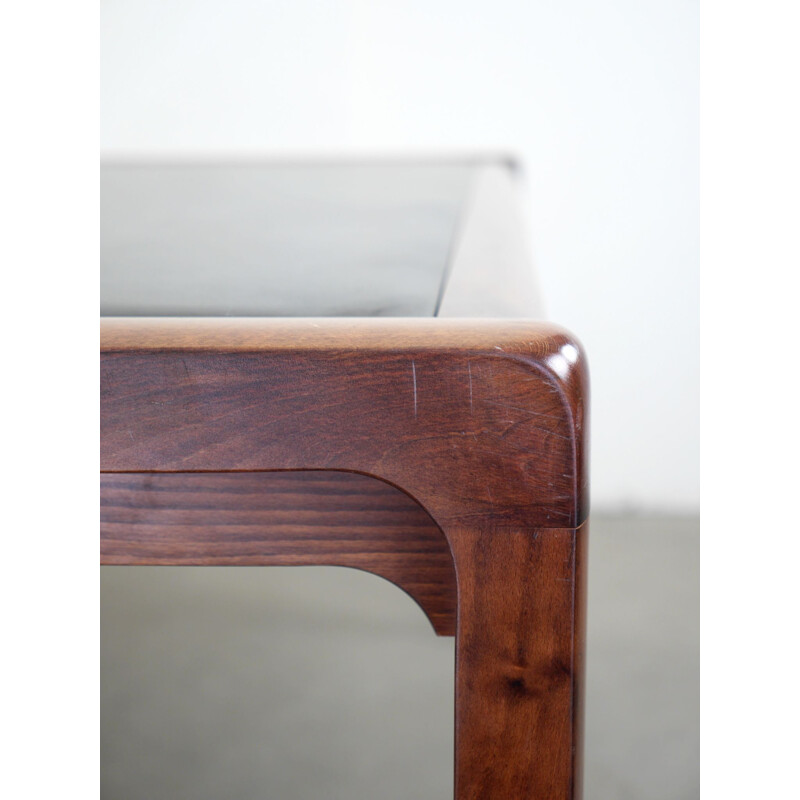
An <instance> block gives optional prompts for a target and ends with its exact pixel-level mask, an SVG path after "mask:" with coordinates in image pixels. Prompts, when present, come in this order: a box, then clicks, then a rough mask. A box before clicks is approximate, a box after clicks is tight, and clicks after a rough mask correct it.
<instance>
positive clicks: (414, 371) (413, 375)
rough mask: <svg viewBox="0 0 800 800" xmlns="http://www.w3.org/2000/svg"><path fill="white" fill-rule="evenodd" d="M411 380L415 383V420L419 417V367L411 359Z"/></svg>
mask: <svg viewBox="0 0 800 800" xmlns="http://www.w3.org/2000/svg"><path fill="white" fill-rule="evenodd" d="M411 378H412V380H413V381H414V418H415V419H416V416H417V365H416V363H415V362H414V359H411Z"/></svg>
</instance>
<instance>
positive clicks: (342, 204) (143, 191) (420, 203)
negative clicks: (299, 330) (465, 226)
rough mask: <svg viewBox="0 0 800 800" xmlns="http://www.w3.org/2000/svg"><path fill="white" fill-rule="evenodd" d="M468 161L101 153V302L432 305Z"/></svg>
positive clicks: (310, 310) (316, 307)
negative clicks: (173, 159)
mask: <svg viewBox="0 0 800 800" xmlns="http://www.w3.org/2000/svg"><path fill="white" fill-rule="evenodd" d="M474 172H475V166H474V165H470V164H468V163H452V164H425V163H421V164H408V163H397V164H391V163H390V164H369V163H365V164H317V165H313V164H266V163H261V164H259V163H249V164H235V163H234V164H213V163H210V164H209V163H206V164H168V163H167V164H158V163H149V164H148V163H142V164H133V163H130V164H125V163H120V164H106V165H104V166H103V168H102V170H101V313H102V314H103V315H105V316H227V315H232V316H288V317H291V316H365V317H366V316H404V317H414V316H416V317H420V316H423V317H424V316H433V315H435V314H436V310H437V306H438V303H439V300H440V295H441V292H442V289H443V286H444V282H445V280H446V274H447V268H448V263H449V260H450V257H451V251H452V248H453V246H454V242H455V239H456V236H457V230H458V225H459V219H460V216H461V214H462V212H463V209H464V206H465V203H466V198H467V196H468V189H469V185H470V180H471V177H472V175H473V173H474Z"/></svg>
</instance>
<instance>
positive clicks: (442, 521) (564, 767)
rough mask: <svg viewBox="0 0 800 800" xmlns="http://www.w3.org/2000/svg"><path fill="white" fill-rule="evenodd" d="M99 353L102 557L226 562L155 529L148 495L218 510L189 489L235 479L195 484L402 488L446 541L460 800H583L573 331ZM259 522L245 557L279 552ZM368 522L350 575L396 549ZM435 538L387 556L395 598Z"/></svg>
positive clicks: (176, 327) (336, 331) (581, 576)
mask: <svg viewBox="0 0 800 800" xmlns="http://www.w3.org/2000/svg"><path fill="white" fill-rule="evenodd" d="M101 347H102V379H101V384H102V400H101V422H102V452H101V464H102V469H103V470H104V471H105V472H107V473H112V475H109V476H106V478H107V479H110V483H107V484H106V486H107V487H110V488H107V489H105V490H104V497H106V496H107V495H106V492H107V491H112V492H121V495H119V496H117V498H116V500H115V501H114V505H115V508H116V510H115V511H114V514H118V513H119V514H121V515H122V516H121V518H116V519H117V522H116V523H115V524H119V525H122V528H117V529H116V530H115V531H114V535H113V537H112V538H113V540H114V541H113V548H115V549H114V552H115V556H114V557H134V558H137V557H142V552H143V551H142V550H141V548H144V551H145V552H149V553H150V554H151V555H152V554H154V553H155V552H156V550H157V548H158V547H160V546H161V544H160V543H158V544H157V543H156V541H155V540H158V539H159V538H160V537H164V536H165V537H167V539H168V540H169V543H168V548H169V549H170V552H172V555H171V556H167V558H174V559H175V561H170V562H169V563H181V561H182V560H185V559H186V558H187V557H188V558H192V557H206V556H208V554H209V553H213V552H223V553H227V554H228V555H232V557H234V558H235V557H237V556H236V554H235V552H234V551H235V550H236V546H235V545H234V544H233V543H231V542H230V541H229V540H226V541H225V542H224V543H222V544H221V543H220V537H222V538H223V539H224V538H225V533H224V532H223V529H220V528H217V529H211V532H210V533H209V531H206V533H202V531H201V528H200V519H199V518H197V520H196V522H197V523H198V525H197V526H195V525H194V524H193V525H192V526H191V530H189V529H186V530H183V531H171V530H170V529H169V525H167V524H165V520H166V518H165V517H163V516H162V514H163V513H167V514H168V515H169V514H171V513H172V512H170V511H169V510H168V509H166V508H165V509H161V510H159V511H158V512H157V513H156V512H154V511H153V508H155V507H157V506H158V500H157V499H153V498H143V495H146V494H152V493H153V491H157V490H158V489H157V487H158V486H165V485H168V482H169V480H174V481H176V482H177V483H180V484H181V485H183V482H184V481H186V480H189V482H190V484H191V486H192V487H193V491H195V492H196V493H197V495H198V497H197V500H196V502H198V503H200V504H205V505H210V507H211V509H212V511H214V508H215V504H216V505H219V498H217V499H213V498H212V494H213V493H209V492H208V491H206V490H205V489H203V490H202V491H201V487H202V486H203V479H201V478H199V476H197V475H194V474H196V473H200V474H201V475H202V474H207V473H209V472H213V473H229V475H228V476H227V477H225V478H224V479H223V478H222V477H220V476H212V477H211V478H208V479H206V480H208V481H209V482H210V484H211V485H214V482H215V481H216V480H222V481H223V482H224V483H225V485H226V486H233V485H234V482H235V481H237V480H241V481H242V482H243V485H245V486H249V488H248V489H246V490H245V494H248V493H250V494H251V495H252V492H253V484H252V483H248V481H251V480H260V479H253V478H252V475H253V474H254V473H255V474H262V475H263V474H265V473H264V471H270V470H276V471H278V470H301V471H304V470H335V471H347V472H350V473H360V474H362V475H364V476H367V477H365V478H364V479H365V480H368V479H375V478H377V479H380V480H381V481H384V482H386V483H388V484H391V485H392V486H394V487H398V488H399V489H401V490H402V492H404V493H405V494H406V495H408V496H409V497H410V498H413V500H414V501H416V502H417V503H418V504H419V505H420V506H421V507H422V508H423V509H424V512H427V514H428V515H430V520H431V523H432V524H433V525H435V526H438V530H441V532H442V534H443V535H444V537H445V538H446V541H447V543H448V544H449V550H450V558H451V559H452V564H453V566H454V569H455V576H456V587H457V631H456V637H457V643H456V651H457V664H456V687H457V696H456V797H457V800H477V799H478V798H493V799H494V800H515V799H516V798H522V797H526V798H527V797H531V798H540V800H561V799H563V800H576V799H577V798H579V797H580V774H581V735H582V734H581V719H582V705H583V703H582V696H583V686H582V675H583V641H584V611H583V609H584V603H585V566H584V564H585V547H586V526H585V524H584V523H585V520H586V516H587V511H588V498H587V472H586V468H585V461H586V445H585V442H586V436H587V417H586V406H587V402H588V386H587V375H586V368H585V362H584V358H583V355H582V351H581V348H580V345H579V344H578V343H577V342H576V341H575V340H574V339H573V338H572V337H571V336H570V335H569V334H568V333H566V332H565V331H563V330H561V329H559V328H556V327H554V326H547V325H541V324H535V323H530V322H524V323H515V322H497V321H495V322H489V321H486V322H482V321H478V320H469V321H463V322H458V321H449V320H448V321H445V320H433V321H423V320H417V321H402V322H400V321H393V320H354V321H348V320H327V319H326V320H294V321H287V320H263V319H261V320H224V319H213V320H209V319H205V320H203V319H197V320H131V319H114V320H105V321H104V322H103V327H102V337H101ZM113 473H116V474H113ZM120 473H144V474H145V475H144V476H142V477H141V478H133V477H132V476H130V475H120ZM147 474H149V475H150V476H151V477H149V478H148V477H146V475H147ZM301 474H302V473H301ZM169 475H174V476H175V477H174V478H172V479H170V478H168V477H167V476H169ZM187 476H190V477H189V478H187ZM236 476H245V477H242V478H239V477H236ZM148 480H149V481H150V483H148ZM130 481H133V482H134V484H133V485H134V488H133V489H131V488H130V487H131V485H132V484H131V483H130ZM162 481H166V483H162ZM228 481H230V483H228ZM126 487H127V488H126ZM154 487H155V488H154ZM207 488H208V487H206V489H207ZM140 493H141V494H140ZM192 502H195V501H194V500H193V501H192ZM227 502H228V501H227V500H226V501H225V503H227ZM306 503H309V506H308V507H309V508H311V509H312V513H313V514H317V513H318V512H321V511H322V506H321V505H316V506H315V505H314V501H313V500H311V499H309V498H304V499H303V500H302V502H300V501H298V502H297V503H296V506H297V509H296V513H298V514H301V513H303V512H302V511H301V508H300V507H301V506H304V507H305V504H306ZM268 504H269V501H266V500H264V499H263V498H257V499H256V498H254V497H251V499H249V500H245V501H244V505H245V506H246V507H248V508H249V509H250V512H252V513H254V514H255V515H256V517H258V524H257V527H258V529H259V533H258V534H257V537H256V538H257V540H258V545H257V548H260V547H261V545H262V543H266V542H271V543H272V542H276V541H280V542H281V545H280V547H281V548H284V550H285V551H288V549H289V548H291V547H292V545H291V544H290V543H289V542H288V540H282V539H281V536H282V533H281V528H280V525H281V524H282V523H280V522H278V521H277V520H275V519H274V518H271V517H270V514H271V512H270V511H269V510H268V509H267V506H268ZM291 504H294V501H292V503H291ZM120 506H128V508H129V510H130V508H134V509H136V510H135V511H134V512H132V513H131V514H130V515H129V511H120ZM141 508H144V509H145V512H143V513H145V517H144V518H143V524H142V526H139V521H138V518H137V516H136V515H137V514H138V513H139V510H140V509H141ZM217 512H218V510H217V511H214V513H217ZM424 512H423V513H424ZM219 513H220V514H222V515H223V516H224V513H228V512H222V511H219ZM408 513H409V514H410V513H411V509H410V507H409V508H408ZM223 516H220V517H218V518H217V517H214V516H213V514H212V516H211V519H212V520H213V519H219V520H223ZM379 516H381V519H380V520H377V519H375V520H373V519H370V520H369V521H368V522H358V521H356V518H355V517H353V518H352V520H353V521H352V522H351V521H350V520H351V518H350V517H348V526H351V525H352V533H351V534H350V535H351V536H352V537H353V538H358V536H360V535H361V534H362V533H363V534H364V536H365V539H364V540H365V541H368V542H371V543H372V544H373V545H374V546H375V547H376V551H375V554H374V555H375V561H374V562H372V563H370V564H367V561H365V562H364V565H365V568H371V567H372V566H376V567H378V569H383V568H384V564H385V563H386V562H385V561H384V555H386V553H385V550H386V548H388V547H389V539H390V538H392V537H393V536H395V534H397V535H398V536H400V534H399V532H398V531H395V532H394V533H391V534H388V537H389V538H385V536H386V535H387V530H388V529H389V528H391V527H392V523H391V521H390V517H389V515H387V516H386V517H385V519H383V512H380V515H379ZM178 517H179V519H180V514H179V515H178ZM120 519H121V522H120ZM270 519H272V521H270ZM419 519H421V518H419ZM315 520H316V521H315V522H313V523H312V524H310V525H309V526H308V527H303V521H302V519H300V518H298V526H299V527H298V528H296V529H295V530H296V531H297V532H298V533H300V532H301V531H306V532H317V533H321V532H322V528H323V527H324V526H321V525H319V524H318V523H319V522H320V521H321V517H315ZM181 524H182V523H181ZM262 524H263V525H264V527H263V528H261V527H260V526H261V525H262ZM426 524H427V523H426ZM274 525H277V526H278V527H277V529H275V530H271V529H272V528H273V526H274ZM137 526H139V527H138V530H137ZM420 530H421V528H420ZM432 531H433V528H430V529H429V532H430V533H431V535H430V536H429V535H428V533H426V534H425V535H424V536H425V537H426V538H425V539H424V542H425V543H424V544H422V540H421V539H417V540H416V543H415V544H412V545H411V547H410V549H409V550H408V551H404V550H402V549H401V551H400V553H396V555H398V556H399V558H398V562H397V563H398V564H403V566H402V567H401V571H402V570H406V572H404V577H403V578H402V581H400V582H401V585H405V584H409V585H410V582H413V573H414V571H415V570H416V569H417V568H418V565H419V564H420V562H419V560H418V558H419V552H418V551H420V550H421V549H424V548H425V547H428V546H429V544H430V543H431V542H432V541H439V542H440V541H441V540H440V539H439V540H437V539H436V537H435V536H433V535H432ZM284 532H285V531H284ZM404 535H405V534H404ZM414 535H415V536H416V534H414ZM247 536H248V538H249V537H250V534H249V533H248V534H247ZM208 537H210V540H211V542H209V538H208ZM314 538H316V539H318V541H311V540H309V541H308V542H305V543H303V544H302V546H301V548H300V549H301V550H302V555H299V554H295V555H293V556H292V557H298V558H307V557H308V558H311V559H315V560H314V561H313V563H323V562H324V563H330V562H328V561H326V559H331V558H336V557H337V551H339V548H338V545H337V544H336V543H335V537H332V536H331V535H329V534H328V533H322V535H319V536H317V535H316V534H314ZM201 539H202V540H204V541H203V542H202V543H201V544H198V542H199V541H200V540H201ZM394 541H395V542H397V539H394ZM409 541H411V540H409ZM109 544H110V543H109ZM217 546H220V547H221V548H222V550H221V551H214V548H215V547H217ZM247 546H249V544H248V545H247ZM196 547H200V548H201V550H202V553H203V554H204V555H198V551H196V550H194V548H196ZM137 548H139V549H138V550H137ZM154 548H155V549H154ZM184 548H185V549H184ZM315 548H316V552H314V550H315ZM345 549H346V548H345ZM240 552H241V551H240ZM259 552H260V553H261V554H262V555H263V553H264V552H268V553H269V552H272V551H259ZM348 552H349V551H348ZM137 553H138V555H136V554H137ZM436 553H437V554H438V555H437V556H436V558H439V559H441V558H442V550H441V548H440V549H438V550H436ZM253 555H254V553H253V552H252V551H251V552H250V556H253ZM350 555H353V556H355V555H356V554H355V553H354V552H353V553H350ZM255 556H256V557H258V554H255ZM370 558H372V556H370ZM404 560H405V563H404ZM162 563H163V562H162ZM184 563H185V562H184ZM304 563H305V562H304ZM334 563H335V562H334ZM437 563H438V562H437ZM437 569H438V568H437ZM376 571H378V570H376ZM379 574H380V573H379ZM445 574H447V575H450V577H448V578H447V579H446V581H450V583H449V584H448V585H449V586H452V572H450V571H449V569H445V568H444V567H441V575H445ZM441 589H442V592H443V594H446V593H447V592H448V591H451V589H448V588H447V586H443V587H441ZM414 591H415V592H416V594H417V595H419V594H420V593H419V592H418V591H417V590H416V589H415V590H414ZM421 602H423V604H424V605H425V607H426V608H430V607H431V601H430V600H429V599H425V600H424V601H421ZM429 613H430V611H429ZM431 616H432V618H433V615H431ZM435 624H437V623H435Z"/></svg>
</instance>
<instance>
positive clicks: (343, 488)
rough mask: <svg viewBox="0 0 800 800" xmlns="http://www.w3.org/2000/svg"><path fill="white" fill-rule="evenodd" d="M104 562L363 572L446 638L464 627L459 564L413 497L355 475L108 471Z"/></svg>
mask: <svg viewBox="0 0 800 800" xmlns="http://www.w3.org/2000/svg"><path fill="white" fill-rule="evenodd" d="M100 492H101V507H100V561H101V563H102V564H127V565H131V564H149V565H155V564H168V565H202V566H232V565H239V566H273V565H282V566H290V565H293V566H299V565H310V564H328V565H334V566H342V567H355V568H358V569H363V570H366V571H368V572H373V573H375V574H376V575H380V576H382V577H384V578H386V579H387V580H389V581H391V582H392V583H395V584H397V585H398V586H399V587H400V588H401V589H403V590H405V591H406V592H407V593H408V594H409V595H411V597H413V598H414V600H416V602H417V603H418V604H419V605H420V607H421V608H422V610H423V611H424V612H425V613H426V614H427V616H428V618H429V619H430V621H431V624H432V625H433V627H434V629H435V630H436V632H437V633H438V634H439V635H442V636H452V635H453V634H454V633H455V623H456V579H455V570H454V567H453V558H452V556H451V555H450V548H449V546H448V544H447V540H446V539H445V538H444V535H443V534H442V531H441V530H440V529H439V527H438V526H437V525H436V523H435V522H434V521H433V520H432V519H431V518H430V516H429V515H428V513H427V512H426V511H425V510H424V509H423V508H422V507H421V506H419V505H418V504H417V503H415V502H414V501H413V500H412V499H411V498H410V497H408V495H406V494H404V493H403V492H401V491H400V490H399V489H396V488H394V487H393V486H389V485H388V484H386V483H383V482H382V481H378V480H375V479H374V478H368V477H365V476H363V475H357V474H354V473H349V472H323V471H321V472H221V473H219V472H213V473H209V472H199V473H197V472H188V473H187V472H181V473H148V472H132V473H125V472H119V473H104V474H103V475H102V476H101V482H100Z"/></svg>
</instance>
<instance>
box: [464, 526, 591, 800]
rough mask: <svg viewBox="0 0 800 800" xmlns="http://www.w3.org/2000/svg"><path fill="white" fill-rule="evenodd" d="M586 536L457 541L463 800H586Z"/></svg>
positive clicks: (507, 534)
mask: <svg viewBox="0 0 800 800" xmlns="http://www.w3.org/2000/svg"><path fill="white" fill-rule="evenodd" d="M586 534H587V528H586V524H584V525H582V526H580V527H579V528H543V529H534V530H527V531H519V530H504V529H496V530H458V531H454V532H452V534H451V536H450V540H451V546H452V549H453V554H454V559H455V564H456V572H457V575H458V593H459V596H458V629H457V643H456V800H477V798H482V799H484V798H485V799H486V800H489V799H490V798H491V800H517V799H519V798H539V799H540V800H562V799H563V800H578V798H580V796H581V755H582V753H581V741H582V716H583V708H582V706H583V666H584V635H585V633H584V624H585V561H586V538H587V537H586Z"/></svg>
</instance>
